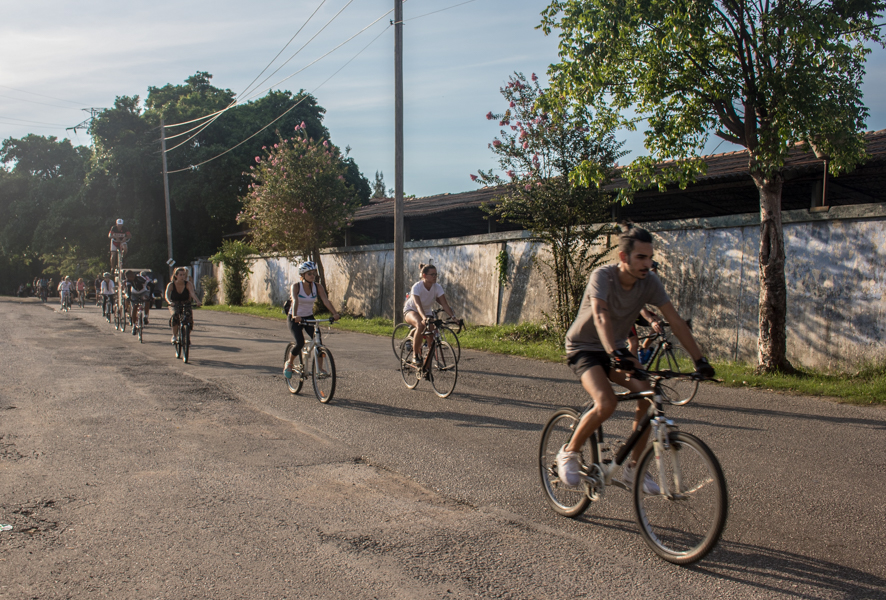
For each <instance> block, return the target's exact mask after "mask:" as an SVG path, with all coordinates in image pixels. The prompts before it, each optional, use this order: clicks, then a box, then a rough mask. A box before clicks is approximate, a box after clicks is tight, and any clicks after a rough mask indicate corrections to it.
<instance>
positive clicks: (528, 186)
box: [523, 183, 532, 192]
mask: <svg viewBox="0 0 886 600" xmlns="http://www.w3.org/2000/svg"><path fill="white" fill-rule="evenodd" d="M523 189H524V190H526V191H527V192H528V191H529V190H531V189H532V185H530V184H528V183H527V184H526V185H524V186H523Z"/></svg>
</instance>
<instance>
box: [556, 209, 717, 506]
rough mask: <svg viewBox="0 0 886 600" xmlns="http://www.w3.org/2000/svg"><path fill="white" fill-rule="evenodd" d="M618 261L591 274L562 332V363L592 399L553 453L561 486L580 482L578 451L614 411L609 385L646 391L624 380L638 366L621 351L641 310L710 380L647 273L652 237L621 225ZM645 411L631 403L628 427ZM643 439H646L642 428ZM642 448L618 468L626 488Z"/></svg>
mask: <svg viewBox="0 0 886 600" xmlns="http://www.w3.org/2000/svg"><path fill="white" fill-rule="evenodd" d="M618 258H619V262H618V264H617V265H610V266H606V267H600V268H598V269H595V270H594V272H593V273H591V277H590V279H589V280H588V285H587V287H586V288H585V293H584V297H583V298H582V301H581V306H580V308H579V310H578V316H577V317H576V319H575V322H574V323H572V326H571V327H570V328H569V331H567V332H566V358H567V363H568V364H569V366H570V367H571V368H572V370H573V371H574V372H575V374H576V375H578V377H579V379H581V384H582V387H584V389H585V391H586V392H588V394H590V396H591V398H592V399H593V401H594V405H593V407H592V408H591V410H589V411H588V412H586V413H585V414H584V415H583V416H582V419H581V421H580V422H579V424H578V426H577V427H576V429H575V432H574V433H573V434H572V438H571V439H570V441H569V443H568V444H566V445H564V446H563V447H562V448H561V449H560V452H559V453H558V454H557V471H558V474H559V476H560V479H561V480H563V481H564V482H565V483H566V484H567V485H573V486H575V485H580V484H581V464H580V459H581V447H582V446H583V445H584V443H585V441H586V440H587V439H588V437H590V436H591V434H592V433H593V432H594V431H596V430H597V429H598V428H599V427H600V425H602V424H603V422H604V421H606V419H608V418H609V417H611V416H612V414H613V413H614V412H615V408H616V406H617V404H618V400H617V398H616V396H615V392H614V391H613V390H612V385H611V384H610V382H613V383H616V384H618V385H620V386H622V387H625V388H627V389H629V390H630V391H632V392H641V391H648V390H650V389H651V388H650V387H649V384H648V383H646V382H645V381H640V380H638V379H630V378H629V375H630V373H631V372H633V371H634V369H635V368H638V367H639V366H640V363H639V361H638V360H637V358H636V357H635V356H634V355H633V354H631V353H630V351H629V350H628V349H627V342H626V340H627V339H628V336H629V334H630V332H631V328H632V326H633V325H634V322H635V321H636V319H637V316H638V315H639V314H640V310H641V309H642V308H643V307H644V306H646V305H647V304H651V305H653V306H656V307H658V309H659V310H660V311H661V313H662V314H663V315H664V317H665V319H667V321H668V322H669V324H670V326H671V331H673V333H674V335H676V336H677V339H678V340H680V343H681V344H682V345H683V348H685V349H686V350H687V351H688V352H689V354H690V355H691V356H692V358H693V360H695V367H696V369H697V371H698V372H699V373H700V374H701V375H703V376H704V377H706V378H712V377H713V376H714V369H713V367H711V365H710V364H709V363H708V361H707V359H705V358H704V357H703V356H702V354H701V350H700V349H699V348H698V345H697V344H696V343H695V339H694V338H693V337H692V332H691V331H690V330H689V327H688V326H687V325H686V322H685V321H683V319H681V318H680V315H678V314H677V311H676V310H675V309H674V306H673V304H671V301H670V299H669V298H668V295H667V292H665V289H664V286H663V285H662V283H661V280H660V279H659V278H658V276H657V275H656V274H655V273H651V272H650V269H651V268H652V235H650V233H649V232H648V231H646V230H645V229H641V228H639V227H632V226H631V225H627V226H626V227H625V228H624V230H623V232H622V234H621V235H620V236H619V243H618ZM648 409H649V401H648V400H641V401H639V402H638V403H637V410H636V412H635V414H634V425H633V428H634V429H636V428H637V426H638V424H639V422H640V420H641V419H642V418H643V416H644V415H645V414H646V412H647V410H648ZM645 435H646V436H648V430H647V433H646V434H645ZM645 446H646V439H641V440H639V441H638V443H637V445H636V447H635V449H634V452H633V456H632V461H631V462H630V463H629V464H626V465H625V467H624V471H623V475H622V480H623V481H624V483H625V484H626V485H628V486H629V487H630V486H632V485H633V468H634V466H635V465H636V462H637V459H638V458H639V457H640V454H641V453H642V451H643V449H644V448H645ZM657 487H658V486H657V485H656V484H655V483H654V482H653V481H651V479H649V478H647V480H646V481H644V489H645V491H646V492H647V493H650V494H655V493H658V489H657Z"/></svg>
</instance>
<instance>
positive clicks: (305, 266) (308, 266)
mask: <svg viewBox="0 0 886 600" xmlns="http://www.w3.org/2000/svg"><path fill="white" fill-rule="evenodd" d="M316 270H317V265H315V264H314V263H313V262H312V261H310V260H309V261H305V262H303V263H302V264H301V266H300V267H299V268H298V274H299V275H304V274H305V273H307V272H308V271H316Z"/></svg>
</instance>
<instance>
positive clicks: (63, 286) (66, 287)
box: [58, 277, 74, 306]
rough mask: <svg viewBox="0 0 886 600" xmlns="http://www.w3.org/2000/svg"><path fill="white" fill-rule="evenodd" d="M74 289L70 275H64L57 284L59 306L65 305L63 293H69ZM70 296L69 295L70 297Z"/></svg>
mask: <svg viewBox="0 0 886 600" xmlns="http://www.w3.org/2000/svg"><path fill="white" fill-rule="evenodd" d="M73 291H74V282H73V281H71V278H70V277H65V278H64V279H62V281H61V283H59V284H58V298H59V306H64V305H65V294H71V293H72V292H73ZM71 297H72V296H69V298H71Z"/></svg>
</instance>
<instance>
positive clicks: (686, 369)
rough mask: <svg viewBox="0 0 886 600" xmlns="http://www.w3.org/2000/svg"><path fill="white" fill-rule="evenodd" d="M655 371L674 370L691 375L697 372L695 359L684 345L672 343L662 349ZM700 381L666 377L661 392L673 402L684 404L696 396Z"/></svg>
mask: <svg viewBox="0 0 886 600" xmlns="http://www.w3.org/2000/svg"><path fill="white" fill-rule="evenodd" d="M653 370H654V371H665V370H668V371H673V372H674V373H683V374H685V375H689V374H690V373H694V372H695V361H694V360H692V356H690V354H689V352H687V351H686V350H685V349H684V348H683V347H682V346H674V345H672V346H671V347H669V348H666V349H664V350H662V352H661V353H659V355H658V357H657V358H656V359H655V368H654V369H653ZM697 391H698V381H695V380H693V379H666V380H663V381H662V382H661V393H662V396H664V398H665V400H667V401H668V402H670V403H671V404H676V405H677V406H682V405H684V404H686V403H687V402H689V401H690V400H692V399H693V398H694V397H695V393H696V392H697Z"/></svg>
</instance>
